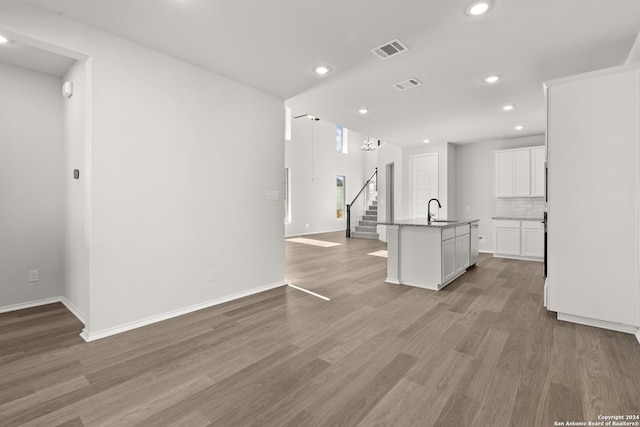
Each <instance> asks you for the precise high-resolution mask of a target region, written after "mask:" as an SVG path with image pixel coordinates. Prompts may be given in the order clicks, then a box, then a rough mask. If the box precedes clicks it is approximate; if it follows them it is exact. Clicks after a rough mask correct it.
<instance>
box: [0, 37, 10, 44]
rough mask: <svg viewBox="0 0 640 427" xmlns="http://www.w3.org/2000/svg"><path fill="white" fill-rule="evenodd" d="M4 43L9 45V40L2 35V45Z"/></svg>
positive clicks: (0, 38)
mask: <svg viewBox="0 0 640 427" xmlns="http://www.w3.org/2000/svg"><path fill="white" fill-rule="evenodd" d="M2 43H9V39H8V38H6V37H4V36H2V35H0V44H2Z"/></svg>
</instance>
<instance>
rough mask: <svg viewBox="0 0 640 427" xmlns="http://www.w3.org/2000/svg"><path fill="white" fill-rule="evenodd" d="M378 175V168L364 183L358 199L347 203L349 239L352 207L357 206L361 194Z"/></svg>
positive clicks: (348, 235) (348, 236)
mask: <svg viewBox="0 0 640 427" xmlns="http://www.w3.org/2000/svg"><path fill="white" fill-rule="evenodd" d="M377 174H378V168H376V169H375V170H374V171H373V174H372V175H371V177H370V178H369V179H368V180H367V182H365V183H364V185H363V186H362V188H361V189H360V191H358V194H357V195H356V197H354V198H353V201H352V202H351V203H347V238H350V237H351V207H352V206H353V205H354V204H355V202H356V200H358V197H360V194H362V192H363V191H364V190H365V189H366V188H367V187H369V183H370V182H371V180H372V179H373V178H375V177H376V175H377Z"/></svg>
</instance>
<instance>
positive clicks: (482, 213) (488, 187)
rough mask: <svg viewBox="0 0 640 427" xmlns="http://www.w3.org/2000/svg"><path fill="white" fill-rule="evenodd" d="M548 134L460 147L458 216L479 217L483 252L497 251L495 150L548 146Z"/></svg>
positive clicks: (457, 190)
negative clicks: (494, 241)
mask: <svg viewBox="0 0 640 427" xmlns="http://www.w3.org/2000/svg"><path fill="white" fill-rule="evenodd" d="M544 142H545V141H544V135H536V136H529V137H523V138H514V139H506V140H499V141H490V142H481V143H474V144H466V145H458V146H457V147H456V162H455V163H456V184H455V185H456V207H457V208H456V214H455V216H456V217H458V218H478V219H480V225H479V227H478V229H479V232H478V234H480V235H484V236H485V240H484V244H481V245H479V250H480V251H485V252H492V251H493V224H492V219H491V217H493V216H496V196H495V170H494V154H493V152H494V151H495V150H505V149H509V148H520V147H529V146H536V145H544Z"/></svg>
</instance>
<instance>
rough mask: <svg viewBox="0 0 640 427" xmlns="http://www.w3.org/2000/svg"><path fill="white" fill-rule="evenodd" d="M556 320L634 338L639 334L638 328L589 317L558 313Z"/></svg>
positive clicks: (639, 329)
mask: <svg viewBox="0 0 640 427" xmlns="http://www.w3.org/2000/svg"><path fill="white" fill-rule="evenodd" d="M558 320H563V321H565V322H571V323H578V324H580V325H587V326H593V327H596V328H603V329H609V330H612V331H618V332H624V333H627V334H634V335H635V336H636V338H637V337H638V336H639V334H640V328H638V327H637V326H631V325H625V324H623V323H615V322H608V321H606V320H598V319H591V318H589V317H582V316H576V315H573V314H566V313H558Z"/></svg>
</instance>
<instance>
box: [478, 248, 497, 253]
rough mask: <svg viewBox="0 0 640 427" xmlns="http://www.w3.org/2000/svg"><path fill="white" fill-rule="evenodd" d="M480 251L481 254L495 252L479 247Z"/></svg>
mask: <svg viewBox="0 0 640 427" xmlns="http://www.w3.org/2000/svg"><path fill="white" fill-rule="evenodd" d="M478 252H480V253H481V254H493V251H492V250H491V249H478Z"/></svg>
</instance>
